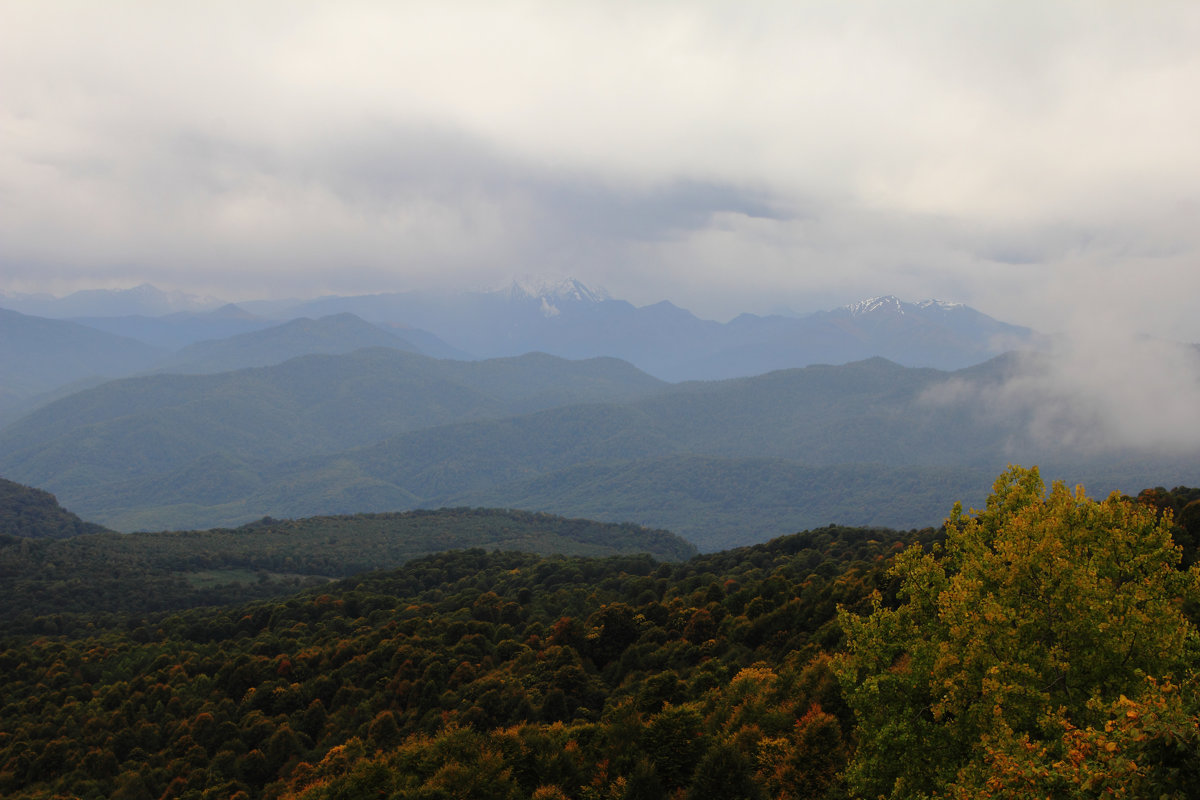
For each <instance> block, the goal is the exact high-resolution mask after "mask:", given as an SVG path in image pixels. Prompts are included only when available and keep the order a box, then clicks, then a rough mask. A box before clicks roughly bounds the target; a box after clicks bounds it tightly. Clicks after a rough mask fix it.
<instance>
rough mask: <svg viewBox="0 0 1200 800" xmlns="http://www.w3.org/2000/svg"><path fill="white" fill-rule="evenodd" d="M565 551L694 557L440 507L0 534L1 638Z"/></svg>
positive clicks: (612, 532)
mask: <svg viewBox="0 0 1200 800" xmlns="http://www.w3.org/2000/svg"><path fill="white" fill-rule="evenodd" d="M468 547H479V548H487V549H489V550H519V551H523V552H532V553H540V554H543V555H548V554H564V555H591V556H606V555H615V554H619V553H648V554H649V555H651V556H653V557H655V558H658V559H662V560H684V559H687V558H689V557H690V556H693V555H695V553H696V549H695V548H694V547H692V546H691V545H690V544H688V543H687V542H685V541H684V540H682V539H680V538H679V537H678V536H675V535H674V534H672V533H669V532H668V531H661V530H650V529H647V528H642V527H639V526H637V525H628V524H613V523H601V522H593V521H591V520H583V519H565V518H563V517H556V516H553V515H550V514H534V513H530V512H526V511H502V510H496V509H468V508H457V509H441V510H439V511H407V512H403V513H391V514H355V515H350V516H341V517H310V518H306V519H299V520H273V519H262V520H259V521H258V522H255V523H251V524H249V525H245V526H242V527H241V528H237V529H232V530H230V529H215V530H208V531H182V532H174V531H163V532H159V533H131V534H120V533H112V532H107V533H101V534H96V535H92V536H86V537H77V538H71V539H64V540H54V541H51V540H48V539H26V538H17V537H11V536H0V593H2V594H3V595H4V596H5V597H6V598H8V601H7V608H6V612H5V614H4V616H3V618H0V631H5V630H25V631H38V632H48V633H60V632H64V631H66V630H70V629H73V627H76V626H78V625H80V624H87V623H89V622H92V621H94V620H95V619H96V618H97V616H98V615H101V614H108V615H113V618H114V619H115V618H119V617H122V616H128V615H130V614H133V615H138V614H147V613H152V612H156V611H177V610H182V609H185V608H191V607H194V606H202V605H220V604H228V603H235V602H245V601H247V600H252V599H261V598H266V597H272V596H277V595H281V594H290V593H292V592H295V591H297V590H298V589H300V588H302V587H306V586H318V585H321V584H324V583H326V582H328V581H330V580H333V579H336V578H344V577H346V576H349V575H354V574H356V573H360V572H366V571H369V570H377V569H386V568H390V567H396V566H399V565H401V564H403V563H404V562H406V561H409V560H411V559H413V558H416V557H418V556H422V555H426V554H429V553H434V552H440V551H443V550H447V549H454V548H468Z"/></svg>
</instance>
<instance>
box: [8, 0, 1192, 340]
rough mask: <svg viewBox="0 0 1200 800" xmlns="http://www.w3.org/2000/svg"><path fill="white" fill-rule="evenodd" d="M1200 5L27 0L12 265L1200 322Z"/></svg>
mask: <svg viewBox="0 0 1200 800" xmlns="http://www.w3.org/2000/svg"><path fill="white" fill-rule="evenodd" d="M1198 41H1200V4H1198V3H1194V2H1166V1H1165V0H1164V1H1163V2H1145V3H1130V2H1106V1H1105V0H1092V1H1091V2H1054V1H1053V0H1051V1H1050V2H1022V1H1021V0H1005V1H1003V2H933V1H932V0H925V1H924V2H906V1H905V0H889V1H888V2H861V3H858V2H856V3H846V2H803V1H799V2H797V1H793V2H778V3H773V2H749V3H747V2H728V3H725V2H686V3H685V2H666V1H665V0H648V1H645V0H644V1H643V2H621V1H620V0H616V1H615V2H561V0H560V1H558V2H504V1H503V0H498V1H495V2H480V3H473V2H464V1H463V0H454V2H422V3H415V2H414V3H408V2H361V1H356V0H348V1H346V2H337V3H329V2H321V3H316V2H303V0H301V1H300V2H295V1H289V2H273V1H271V0H239V1H238V2H225V1H224V0H207V1H206V2H204V3H170V2H168V3H163V2H130V1H123V0H113V1H112V2H105V3H97V2H94V0H85V1H84V2H65V1H64V0H37V1H36V2H35V1H34V0H0V289H4V290H7V291H19V292H33V291H48V292H52V293H55V294H65V293H67V292H69V291H72V290H74V289H80V288H120V287H129V286H134V285H137V284H140V283H143V282H149V283H153V284H155V285H156V286H159V287H160V288H163V289H174V290H184V291H191V292H196V293H202V294H211V295H215V296H218V297H222V298H226V299H235V300H236V299H251V298H262V297H304V296H315V295H318V294H322V293H337V294H356V293H368V292H383V291H402V290H407V289H414V288H431V287H445V288H480V287H485V286H497V285H501V284H503V283H505V282H507V281H508V280H509V279H511V278H512V277H513V276H519V275H526V274H538V275H546V276H574V277H577V278H579V279H581V280H582V281H584V282H585V283H587V284H589V285H593V286H597V287H603V288H605V289H607V290H608V291H609V292H610V294H612V295H613V296H614V297H619V298H623V299H628V300H630V301H632V302H635V303H637V304H639V305H640V304H648V303H653V302H657V301H659V300H662V299H669V300H671V301H672V302H674V303H676V304H677V305H681V306H683V307H686V308H689V309H691V310H693V311H694V312H696V313H697V314H699V315H701V316H705V317H708V318H713V319H722V320H723V319H728V318H730V317H732V316H734V315H736V314H737V313H739V312H742V311H751V312H756V313H764V312H769V311H774V310H781V309H790V310H793V311H798V312H805V311H813V310H818V309H824V308H832V307H834V306H837V305H841V304H843V303H849V302H853V301H856V300H860V299H863V298H865V297H870V296H875V295H881V294H895V295H897V296H899V297H901V298H902V299H905V300H918V299H924V298H931V297H932V298H938V299H944V300H951V301H957V302H965V303H967V304H968V305H971V306H973V307H975V308H978V309H980V310H982V311H984V312H986V313H988V314H991V315H992V316H994V317H997V318H999V319H1003V320H1005V321H1007V322H1013V323H1018V324H1025V325H1030V326H1032V327H1034V328H1036V329H1038V330H1041V331H1044V332H1056V331H1063V330H1071V331H1078V330H1087V329H1093V330H1103V331H1106V332H1112V331H1114V330H1117V331H1126V332H1130V333H1145V334H1150V335H1153V336H1159V337H1165V338H1169V339H1175V340H1180V341H1189V342H1200V314H1196V313H1195V301H1194V300H1193V299H1192V298H1194V297H1196V296H1200V224H1197V223H1198V222H1200V147H1198V146H1197V144H1196V141H1197V132H1200V48H1198V47H1196V42H1198Z"/></svg>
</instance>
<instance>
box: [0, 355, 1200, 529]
mask: <svg viewBox="0 0 1200 800" xmlns="http://www.w3.org/2000/svg"><path fill="white" fill-rule="evenodd" d="M1192 357H1194V354H1192ZM1053 368H1054V364H1053V363H1051V362H1049V361H1047V360H1046V359H1041V358H1032V357H1018V356H1011V357H1006V358H1001V359H996V360H994V361H991V362H988V363H986V364H982V365H979V366H976V367H972V368H970V369H966V370H960V371H958V372H953V373H946V372H940V371H938V370H933V369H910V368H905V367H901V366H898V365H896V364H893V363H891V362H888V361H885V360H883V359H871V360H868V361H863V362H858V363H854V364H847V365H844V366H839V367H834V366H814V367H809V368H806V369H799V370H785V371H781V372H774V373H769V374H766V375H762V376H759V377H755V378H744V379H737V380H729V381H717V382H698V383H686V384H679V385H674V386H670V385H666V384H662V383H661V382H659V381H657V380H655V379H653V378H650V377H649V376H647V375H645V374H644V373H640V372H638V371H637V370H635V369H634V368H633V367H631V366H630V365H629V364H626V363H624V362H620V361H616V360H613V359H594V360H590V361H582V362H569V361H564V360H562V359H557V358H553V357H550V356H545V355H537V354H533V355H528V356H524V357H521V358H517V359H498V360H494V361H484V362H471V363H468V362H454V361H436V360H432V359H427V358H424V357H422V356H418V355H415V354H409V353H401V352H398V351H394V350H362V351H357V352H356V353H353V354H349V355H344V356H313V357H307V358H302V359H297V360H293V361H290V362H287V363H285V364H282V365H279V366H277V367H270V368H263V369H252V370H244V371H238V372H231V373H222V374H219V375H212V376H170V375H161V376H153V377H149V378H141V379H131V380H126V381H117V382H113V383H110V384H107V385H105V386H101V387H97V388H96V389H93V390H90V391H87V392H81V393H79V394H77V395H74V396H72V397H68V398H65V399H63V400H61V401H59V402H57V403H54V404H52V405H50V406H47V407H45V408H43V409H41V410H40V411H39V412H37V413H35V414H32V415H30V416H29V417H27V418H26V419H24V420H22V421H21V422H19V423H17V424H14V425H12V426H10V427H9V428H7V429H5V430H4V431H2V432H0V468H2V469H3V470H5V474H7V475H8V476H9V477H10V478H13V479H17V480H21V481H24V482H26V483H30V484H32V485H37V486H42V487H44V488H47V489H49V490H51V491H53V492H55V493H56V494H57V495H58V496H59V497H60V498H62V499H63V501H64V502H65V503H66V504H67V505H69V506H70V507H71V508H73V509H75V510H76V511H77V512H78V513H81V514H83V515H84V516H85V517H87V518H89V519H92V520H96V521H98V522H101V523H103V524H105V525H108V526H110V527H113V528H115V529H118V530H126V531H130V530H161V529H164V528H171V529H177V530H178V529H189V528H211V527H234V526H237V525H241V524H243V523H245V522H248V521H250V520H253V519H257V518H260V517H263V516H273V517H303V516H314V515H329V514H353V513H358V512H387V511H397V510H402V509H411V508H437V507H441V506H461V505H467V506H488V507H506V508H524V509H527V510H537V511H549V512H552V513H557V514H563V515H567V516H587V517H590V518H596V519H601V520H606V521H611V522H626V521H628V522H634V523H637V524H641V525H649V526H653V527H661V528H666V529H668V530H671V531H674V532H676V533H678V534H680V535H682V536H684V537H685V538H688V539H689V540H691V541H692V542H693V543H695V544H697V545H698V546H700V547H701V548H703V549H706V550H715V549H720V548H723V547H729V546H734V545H740V544H748V543H752V542H759V541H764V540H766V539H769V538H771V537H772V536H776V535H780V534H784V533H787V532H789V531H794V530H797V529H801V528H811V527H814V526H819V525H824V524H828V523H830V522H838V523H840V524H855V525H885V526H889V527H898V528H911V527H921V526H924V525H930V524H936V523H937V522H938V521H939V520H940V519H941V518H942V516H943V515H944V514H945V508H946V506H947V504H948V503H949V502H951V501H952V500H953V499H955V498H961V499H963V500H965V501H966V502H968V503H976V504H977V503H979V502H981V501H982V500H983V498H984V497H985V496H986V494H987V489H988V485H989V484H990V482H991V476H993V475H994V474H995V473H996V472H997V471H998V470H1000V469H1002V468H1003V467H1004V466H1005V465H1006V464H1007V463H1009V462H1010V461H1012V460H1016V459H1020V460H1027V461H1036V462H1039V463H1041V464H1043V465H1044V466H1045V467H1046V468H1047V469H1048V470H1050V471H1051V472H1053V474H1071V475H1075V476H1078V478H1079V479H1080V480H1083V481H1085V482H1087V483H1088V484H1089V485H1093V486H1096V487H1097V488H1098V489H1099V490H1102V491H1109V490H1113V489H1119V490H1122V491H1136V490H1138V489H1139V488H1140V487H1142V486H1146V485H1149V484H1152V483H1160V482H1161V483H1166V482H1168V481H1169V482H1171V483H1179V482H1183V481H1184V480H1185V479H1186V477H1187V476H1188V475H1191V474H1194V473H1195V471H1196V469H1200V451H1196V450H1195V449H1194V448H1189V447H1188V446H1187V445H1186V440H1182V441H1181V444H1180V446H1179V447H1177V448H1175V449H1173V450H1172V451H1171V452H1170V453H1169V454H1166V453H1165V454H1163V455H1161V456H1156V457H1155V458H1154V459H1153V460H1150V459H1148V457H1147V455H1146V453H1145V452H1143V451H1141V450H1138V449H1136V448H1133V447H1129V446H1124V447H1122V446H1118V444H1115V443H1114V444H1109V445H1105V444H1104V443H1103V442H1101V441H1099V440H1098V439H1099V437H1103V436H1104V435H1105V429H1104V428H1103V427H1101V426H1098V425H1096V424H1092V423H1091V422H1089V420H1090V419H1091V418H1090V417H1088V416H1087V414H1086V413H1083V412H1081V417H1080V420H1079V422H1078V425H1080V426H1083V429H1085V430H1084V431H1083V433H1084V434H1086V435H1082V434H1081V435H1078V436H1077V435H1075V434H1074V433H1072V431H1070V430H1068V431H1066V433H1065V434H1064V437H1057V436H1054V435H1050V433H1048V432H1047V423H1046V419H1045V414H1046V413H1049V414H1050V415H1051V417H1052V418H1053V419H1056V420H1057V419H1060V418H1065V416H1067V415H1068V412H1070V411H1071V407H1069V406H1062V405H1061V403H1060V399H1059V398H1056V397H1054V396H1046V397H1043V396H1042V395H1039V394H1037V393H1036V392H1034V393H1032V394H1029V395H1028V396H1025V395H1022V396H1020V397H1017V398H1016V399H1014V393H1013V391H1012V390H1011V387H1012V386H1014V385H1018V386H1028V385H1040V384H1039V381H1041V380H1043V379H1044V378H1045V376H1046V375H1047V374H1049V371H1052V370H1053ZM997 398H1000V399H997ZM1086 411H1087V409H1084V412H1086ZM1051 432H1052V431H1051Z"/></svg>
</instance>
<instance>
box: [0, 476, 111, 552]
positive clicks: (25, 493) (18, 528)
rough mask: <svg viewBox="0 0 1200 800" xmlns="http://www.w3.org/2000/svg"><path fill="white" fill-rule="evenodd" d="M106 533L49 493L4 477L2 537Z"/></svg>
mask: <svg viewBox="0 0 1200 800" xmlns="http://www.w3.org/2000/svg"><path fill="white" fill-rule="evenodd" d="M106 530H107V529H106V528H104V526H102V525H96V524H95V523H92V522H84V521H83V520H81V519H80V518H79V517H77V516H75V515H74V514H72V513H71V512H70V511H67V510H66V509H65V508H63V507H62V506H60V505H59V504H58V500H57V499H56V498H55V497H54V495H52V494H50V493H49V492H43V491H42V490H40V489H33V488H31V487H29V486H22V485H21V484H19V483H13V482H12V481H8V480H5V479H3V478H0V535H3V536H20V537H24V538H35V539H65V538H69V537H71V536H79V535H81V534H86V533H103V532H105V531H106Z"/></svg>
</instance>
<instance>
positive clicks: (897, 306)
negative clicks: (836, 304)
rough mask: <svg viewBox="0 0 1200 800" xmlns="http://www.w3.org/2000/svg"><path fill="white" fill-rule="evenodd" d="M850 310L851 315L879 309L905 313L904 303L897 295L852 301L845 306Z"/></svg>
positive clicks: (873, 311) (869, 312) (859, 314)
mask: <svg viewBox="0 0 1200 800" xmlns="http://www.w3.org/2000/svg"><path fill="white" fill-rule="evenodd" d="M845 308H846V310H848V311H849V312H850V316H852V317H857V316H861V315H863V314H872V313H875V312H878V311H884V312H888V311H891V312H894V313H897V314H903V313H904V304H903V303H901V302H900V298H898V297H896V296H895V295H890V294H887V295H882V296H880V297H872V298H870V299H869V300H863V301H861V302H858V303H852V304H850V305H848V306H846V307H845Z"/></svg>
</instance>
